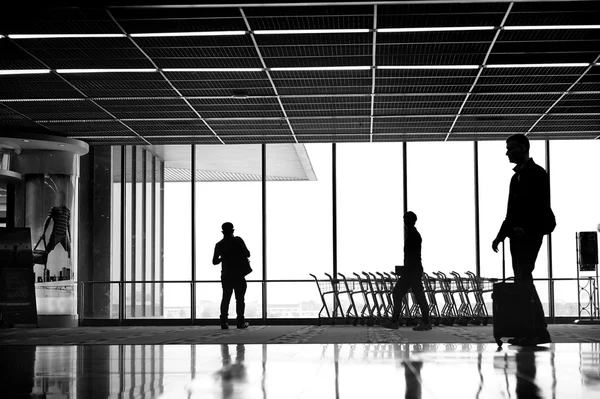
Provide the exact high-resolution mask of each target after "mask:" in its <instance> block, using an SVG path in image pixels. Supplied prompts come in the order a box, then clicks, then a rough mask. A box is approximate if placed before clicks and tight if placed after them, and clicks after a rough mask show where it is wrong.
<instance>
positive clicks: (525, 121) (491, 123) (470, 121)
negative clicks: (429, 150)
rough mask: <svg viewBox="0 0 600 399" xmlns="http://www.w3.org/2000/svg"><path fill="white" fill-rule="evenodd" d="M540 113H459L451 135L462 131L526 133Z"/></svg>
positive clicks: (470, 132)
mask: <svg viewBox="0 0 600 399" xmlns="http://www.w3.org/2000/svg"><path fill="white" fill-rule="evenodd" d="M540 116H541V115H494V114H488V115H461V116H460V117H459V118H458V119H457V120H456V124H455V125H454V127H453V129H452V135H454V134H461V133H462V134H464V133H469V134H473V133H477V132H480V133H493V132H501V133H504V134H508V133H526V132H527V131H528V130H529V128H530V127H531V126H533V124H534V123H535V122H536V121H537V120H538V119H539V118H540Z"/></svg>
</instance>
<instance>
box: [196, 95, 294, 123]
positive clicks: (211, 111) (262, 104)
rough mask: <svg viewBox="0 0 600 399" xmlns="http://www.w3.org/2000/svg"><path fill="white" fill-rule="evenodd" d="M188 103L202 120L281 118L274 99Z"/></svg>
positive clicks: (221, 99) (198, 100)
mask: <svg viewBox="0 0 600 399" xmlns="http://www.w3.org/2000/svg"><path fill="white" fill-rule="evenodd" d="M188 102H189V103H190V104H191V105H192V107H193V108H194V109H195V110H196V111H197V112H198V113H199V114H200V116H202V117H203V118H207V119H210V118H283V117H284V114H283V111H282V110H281V106H280V105H279V102H278V101H277V98H276V97H248V98H210V97H207V98H190V99H189V100H188Z"/></svg>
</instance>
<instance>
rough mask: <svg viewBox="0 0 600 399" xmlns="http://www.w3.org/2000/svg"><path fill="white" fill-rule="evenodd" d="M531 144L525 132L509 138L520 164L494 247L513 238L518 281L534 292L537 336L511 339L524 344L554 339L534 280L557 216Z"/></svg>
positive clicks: (511, 153)
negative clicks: (545, 238)
mask: <svg viewBox="0 0 600 399" xmlns="http://www.w3.org/2000/svg"><path fill="white" fill-rule="evenodd" d="M529 147H530V145H529V139H528V138H527V136H525V135H523V134H515V135H512V136H510V137H509V138H508V139H506V155H507V157H508V160H509V162H511V163H514V164H516V166H515V167H514V169H513V170H514V172H515V174H514V175H513V177H512V178H511V181H510V188H509V195H508V206H507V211H506V217H505V219H504V222H503V223H502V226H501V227H500V230H499V231H498V234H497V236H496V238H495V239H494V241H493V242H492V249H493V250H494V252H498V245H499V244H500V243H501V242H503V241H504V240H505V239H506V238H509V239H510V254H511V257H512V266H513V272H514V276H515V278H514V279H515V282H516V283H520V284H522V286H523V287H526V289H527V291H528V292H530V293H531V301H532V303H533V306H532V317H531V318H532V319H533V320H531V321H532V324H533V326H534V327H533V329H534V332H533V336H516V337H514V338H511V339H509V340H508V342H509V343H510V344H513V345H522V346H531V345H538V344H545V343H550V342H552V339H551V337H550V334H549V332H548V326H547V323H546V319H545V317H544V309H543V307H542V303H541V301H540V298H539V296H538V293H537V291H536V289H535V285H534V283H533V269H534V268H535V261H536V259H537V256H538V252H539V250H540V248H541V246H542V241H543V238H544V235H547V234H550V233H552V231H554V228H555V227H556V218H555V217H554V213H553V212H552V208H551V207H550V182H549V179H548V174H547V173H546V171H545V170H544V168H542V167H541V166H539V165H537V164H536V163H535V162H534V161H533V158H531V157H530V156H529ZM496 300H500V299H499V298H495V299H494V301H496ZM495 306H496V305H495ZM509 307H510V306H509ZM494 309H496V307H495V308H494ZM518 310H519V309H518V308H517V309H513V310H511V311H514V312H516V311H518ZM494 324H496V314H494Z"/></svg>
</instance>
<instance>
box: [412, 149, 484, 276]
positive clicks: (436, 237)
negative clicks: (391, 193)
mask: <svg viewBox="0 0 600 399" xmlns="http://www.w3.org/2000/svg"><path fill="white" fill-rule="evenodd" d="M406 156H407V174H408V176H407V180H408V181H407V186H408V188H407V196H408V210H409V211H413V212H415V213H416V214H417V224H416V227H417V229H418V230H419V233H420V234H421V237H422V238H423V244H422V258H423V267H424V270H425V272H426V273H429V274H431V272H434V271H441V272H444V273H446V274H448V273H449V272H451V271H456V272H458V273H460V274H461V275H464V273H465V272H466V271H473V272H474V271H475V269H476V267H475V256H476V255H475V200H474V198H475V197H474V165H473V143H472V142H435V143H408V144H407V155H406Z"/></svg>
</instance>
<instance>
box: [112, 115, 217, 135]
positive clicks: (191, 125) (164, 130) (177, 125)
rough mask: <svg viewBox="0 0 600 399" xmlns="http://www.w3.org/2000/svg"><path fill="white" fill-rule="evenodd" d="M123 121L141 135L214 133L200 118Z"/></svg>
mask: <svg viewBox="0 0 600 399" xmlns="http://www.w3.org/2000/svg"><path fill="white" fill-rule="evenodd" d="M123 123H124V124H125V125H126V126H128V127H129V128H131V130H133V131H135V132H136V133H137V134H139V135H141V136H147V135H148V136H161V135H164V136H177V135H194V134H198V135H213V133H212V132H211V131H210V129H209V128H208V127H207V126H206V124H205V123H204V122H202V121H201V120H200V119H188V120H181V119H180V120H160V119H156V120H135V121H134V120H127V121H123Z"/></svg>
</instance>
